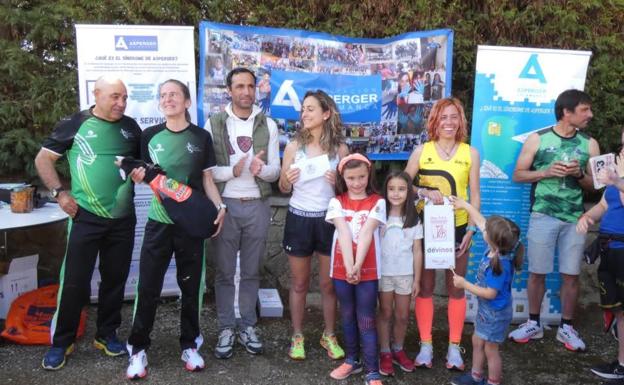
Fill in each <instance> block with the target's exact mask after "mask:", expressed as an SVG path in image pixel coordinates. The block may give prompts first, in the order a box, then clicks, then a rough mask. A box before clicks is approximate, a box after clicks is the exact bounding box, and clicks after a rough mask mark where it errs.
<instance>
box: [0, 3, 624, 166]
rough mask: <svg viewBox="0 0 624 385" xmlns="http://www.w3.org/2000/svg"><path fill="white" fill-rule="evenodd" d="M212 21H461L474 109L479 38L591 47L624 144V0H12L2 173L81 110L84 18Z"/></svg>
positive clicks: (6, 35)
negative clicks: (79, 49) (79, 57)
mask: <svg viewBox="0 0 624 385" xmlns="http://www.w3.org/2000/svg"><path fill="white" fill-rule="evenodd" d="M201 20H212V21H217V22H223V23H232V24H247V25H264V26H272V27H283V28H297V29H307V30H317V31H323V32H328V33H332V34H339V35H348V36H357V37H384V36H390V35H395V34H400V33H403V32H407V31H414V30H426V29H437V28H452V29H453V30H454V31H455V44H454V73H453V93H454V94H455V95H456V96H458V97H459V98H461V99H462V100H464V102H465V103H466V104H467V105H468V106H469V107H470V105H471V104H472V103H471V102H472V96H473V87H474V66H475V59H476V47H477V45H479V44H489V45H510V46H528V47H541V48H562V49H579V50H591V51H592V52H593V57H592V60H591V61H590V67H589V71H588V77H587V83H586V90H587V91H588V93H589V94H590V95H591V96H592V99H593V101H594V103H593V109H594V111H595V118H594V122H593V123H591V125H590V127H589V129H588V131H589V133H590V134H591V135H593V136H594V137H595V138H597V139H598V140H599V142H600V144H601V148H602V149H603V151H604V150H605V149H611V148H613V147H614V146H615V144H616V143H617V144H619V140H620V139H619V132H620V128H621V126H622V118H621V116H620V115H619V114H620V113H621V111H623V110H624V83H623V80H622V79H624V33H623V31H624V2H622V1H621V0H610V1H609V0H605V1H600V0H569V1H543V0H536V1H528V0H483V1H475V0H469V1H460V0H449V1H442V2H437V1H424V0H414V1H409V2H407V1H401V0H384V1H379V0H358V1H354V0H316V1H302V0H294V1H291V2H283V1H275V0H270V1H258V0H253V1H251V0H222V1H219V0H211V1H199V0H195V1H179V0H177V1H176V0H169V1H165V0H133V1H129V0H110V1H106V2H103V1H100V2H96V1H93V0H78V1H67V0H61V1H55V2H49V1H41V0H39V1H36V0H33V1H27V0H21V1H20V0H6V1H4V2H3V3H2V4H0V51H1V52H3V54H4V55H3V56H4V57H3V61H2V62H0V73H1V75H0V90H1V91H2V92H1V93H0V135H1V138H0V176H4V177H6V176H11V175H13V176H15V175H19V176H32V175H34V169H33V167H32V159H33V158H34V155H35V153H36V152H37V150H38V148H39V145H40V142H41V139H42V138H43V137H44V135H46V134H47V133H48V132H49V131H50V130H51V129H52V127H53V125H54V123H55V122H56V121H58V119H60V118H61V117H62V116H65V115H68V114H70V113H72V112H73V111H75V110H76V109H77V106H78V100H77V72H76V50H75V30H74V24H76V23H94V24H151V25H194V26H196V25H198V23H199V22H200V21H201ZM196 41H197V39H196ZM468 114H469V115H470V111H468ZM469 119H470V117H469Z"/></svg>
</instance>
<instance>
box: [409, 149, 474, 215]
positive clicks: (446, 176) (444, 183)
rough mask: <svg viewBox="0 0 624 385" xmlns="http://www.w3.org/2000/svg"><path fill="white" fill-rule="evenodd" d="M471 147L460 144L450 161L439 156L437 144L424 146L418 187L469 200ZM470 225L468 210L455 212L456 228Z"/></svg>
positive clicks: (420, 160)
mask: <svg viewBox="0 0 624 385" xmlns="http://www.w3.org/2000/svg"><path fill="white" fill-rule="evenodd" d="M471 165H472V158H471V157H470V145H468V144H467V143H460V144H459V147H458V148H457V151H456V152H455V154H454V155H453V157H452V158H451V159H450V160H443V159H442V158H440V156H438V151H436V148H435V143H434V142H432V141H429V142H427V143H425V144H424V145H423V151H422V153H421V154H420V159H419V161H418V167H419V170H418V178H419V179H418V185H419V186H421V187H431V188H437V189H439V190H440V192H441V193H442V195H444V196H449V195H455V196H457V197H460V198H462V199H464V200H466V201H467V200H468V179H469V177H470V166H471ZM466 223H468V213H467V212H466V210H456V211H455V226H461V225H464V224H466Z"/></svg>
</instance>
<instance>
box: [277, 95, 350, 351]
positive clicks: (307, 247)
mask: <svg viewBox="0 0 624 385" xmlns="http://www.w3.org/2000/svg"><path fill="white" fill-rule="evenodd" d="M348 153H349V149H348V147H347V146H346V144H345V143H344V136H343V135H342V122H341V120H340V114H339V113H338V108H337V107H336V103H334V101H333V100H332V98H331V97H330V96H329V95H327V94H326V93H325V92H323V91H321V90H318V91H309V92H308V93H306V94H305V96H304V98H303V103H302V107H301V129H300V130H299V131H298V132H297V134H296V135H295V137H294V139H293V140H292V141H291V142H290V143H288V145H287V146H286V148H285V149H284V159H283V161H282V171H281V174H280V179H279V187H280V190H281V191H282V192H284V193H288V192H291V191H292V197H291V198H290V204H289V207H288V213H287V215H286V223H285V226H284V240H283V242H282V246H283V247H284V250H285V251H286V254H287V255H288V263H289V265H290V272H291V284H290V293H289V305H290V317H291V322H292V327H293V336H292V339H291V345H290V349H289V351H288V355H289V356H290V358H292V359H294V360H303V359H305V349H304V338H303V315H304V313H305V301H306V295H307V293H308V288H309V286H310V273H311V262H312V261H311V256H312V255H313V254H316V255H318V257H319V259H318V261H319V286H320V290H321V302H322V307H323V319H324V321H325V329H324V333H323V335H322V337H321V341H320V342H321V346H323V348H325V349H326V350H327V354H328V355H329V357H330V358H332V359H336V360H338V359H341V358H343V357H344V351H343V350H342V348H341V347H340V346H339V345H338V342H337V341H336V336H335V334H334V324H335V322H336V294H335V293H334V287H333V285H332V281H331V279H330V277H329V268H330V254H331V246H332V241H333V234H334V226H333V225H332V224H330V223H327V222H325V213H326V210H327V206H328V204H329V200H330V199H331V198H333V197H334V184H335V180H336V171H335V170H336V165H337V163H338V161H339V160H340V158H342V157H344V156H345V155H347V154H348ZM320 156H327V157H328V158H329V164H330V167H329V169H328V170H327V171H326V172H325V174H324V176H323V177H318V178H312V179H307V178H302V177H301V176H302V174H301V173H302V170H301V164H302V163H301V162H302V161H304V160H308V159H313V158H317V157H320ZM317 160H318V159H317ZM291 166H292V167H291ZM304 171H306V170H304Z"/></svg>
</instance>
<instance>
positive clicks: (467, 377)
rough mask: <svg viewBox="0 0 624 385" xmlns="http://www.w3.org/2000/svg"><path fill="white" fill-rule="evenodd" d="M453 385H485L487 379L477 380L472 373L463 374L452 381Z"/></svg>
mask: <svg viewBox="0 0 624 385" xmlns="http://www.w3.org/2000/svg"><path fill="white" fill-rule="evenodd" d="M451 385H485V378H482V379H480V380H475V379H474V378H472V374H471V373H466V374H462V375H461V376H458V377H455V378H453V379H452V380H451Z"/></svg>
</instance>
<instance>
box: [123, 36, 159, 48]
mask: <svg viewBox="0 0 624 385" xmlns="http://www.w3.org/2000/svg"><path fill="white" fill-rule="evenodd" d="M115 51H158V36H135V35H115Z"/></svg>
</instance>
